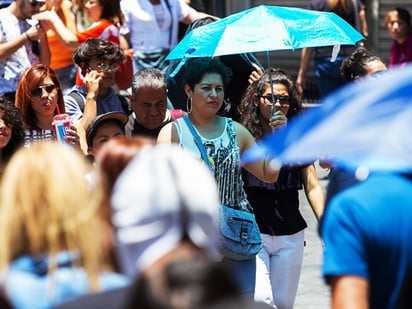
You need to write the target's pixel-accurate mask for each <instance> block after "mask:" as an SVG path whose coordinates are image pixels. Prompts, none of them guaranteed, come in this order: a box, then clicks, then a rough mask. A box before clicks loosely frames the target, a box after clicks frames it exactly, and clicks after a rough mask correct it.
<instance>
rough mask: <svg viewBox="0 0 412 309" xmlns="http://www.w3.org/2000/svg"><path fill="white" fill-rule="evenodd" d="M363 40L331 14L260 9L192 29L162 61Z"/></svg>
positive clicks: (356, 32) (282, 9) (298, 9)
mask: <svg viewBox="0 0 412 309" xmlns="http://www.w3.org/2000/svg"><path fill="white" fill-rule="evenodd" d="M363 39H364V37H363V36H362V35H361V34H360V33H359V32H358V31H356V30H355V29H354V28H353V27H352V26H351V25H350V24H348V23H347V22H346V21H345V20H343V19H342V18H340V17H339V16H338V15H336V14H334V13H330V12H319V11H311V10H305V9H300V8H292V7H290V8H288V7H279V6H268V5H260V6H257V7H254V8H251V9H248V10H245V11H242V12H240V13H237V14H233V15H230V16H227V17H225V18H222V19H220V20H218V21H216V22H213V23H211V24H208V25H205V26H202V27H199V28H197V29H194V30H193V31H191V32H190V33H189V34H188V35H186V36H185V37H184V38H183V39H182V40H181V41H180V43H179V44H178V45H177V46H176V47H175V48H174V49H173V50H172V51H171V52H170V54H169V55H168V56H167V58H166V59H169V60H170V59H180V58H188V57H214V56H221V55H231V54H239V53H247V52H263V51H271V50H294V49H299V48H304V47H320V46H334V45H354V44H356V43H357V42H358V41H360V40H363Z"/></svg>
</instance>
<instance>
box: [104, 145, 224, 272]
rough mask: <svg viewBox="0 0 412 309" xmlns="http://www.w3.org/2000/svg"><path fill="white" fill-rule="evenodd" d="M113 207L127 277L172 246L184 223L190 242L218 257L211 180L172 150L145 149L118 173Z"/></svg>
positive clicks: (197, 162)
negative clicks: (184, 222)
mask: <svg viewBox="0 0 412 309" xmlns="http://www.w3.org/2000/svg"><path fill="white" fill-rule="evenodd" d="M112 207H113V223H114V225H115V228H116V235H117V246H118V247H117V253H118V257H119V262H120V266H121V268H122V270H123V272H124V273H126V274H127V275H129V276H130V277H135V276H136V275H137V274H139V273H140V272H141V271H142V270H144V269H146V268H147V267H149V266H150V265H151V264H152V263H154V262H155V261H156V260H157V259H158V258H160V257H161V256H163V255H164V254H166V253H167V252H169V251H171V250H172V249H174V248H175V247H176V245H177V244H178V243H179V242H180V241H181V239H182V236H183V233H184V231H183V225H184V224H183V222H182V221H184V220H185V221H187V222H186V226H187V231H186V233H187V235H188V237H189V238H190V240H191V241H192V242H193V243H194V244H195V245H197V246H198V247H200V248H203V249H205V251H206V252H207V253H208V254H209V255H210V257H211V258H218V257H219V253H218V252H219V228H218V224H219V197H218V191H217V185H216V181H215V179H214V177H213V176H212V174H211V172H210V170H209V169H208V168H207V167H206V166H205V165H204V164H203V163H201V162H200V160H199V159H198V158H195V157H194V156H193V155H192V153H190V152H188V151H187V150H184V149H182V148H180V147H179V146H177V145H166V144H163V145H154V146H145V147H144V148H143V149H142V150H141V152H140V153H139V154H138V155H137V157H136V158H134V159H133V160H132V161H131V162H130V163H129V164H128V166H127V167H126V169H125V170H124V171H123V172H122V173H121V174H120V176H119V178H118V180H117V182H116V184H115V186H114V189H113V194H112ZM182 213H184V214H185V216H182ZM183 217H186V218H187V219H182V218H183Z"/></svg>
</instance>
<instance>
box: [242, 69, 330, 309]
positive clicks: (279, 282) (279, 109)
mask: <svg viewBox="0 0 412 309" xmlns="http://www.w3.org/2000/svg"><path fill="white" fill-rule="evenodd" d="M258 75H260V74H258ZM301 110H302V103H301V98H300V96H299V94H298V92H297V88H296V87H295V84H294V82H293V80H292V78H291V77H290V76H289V75H288V74H286V73H285V72H284V71H282V70H279V69H268V70H266V71H265V72H263V74H262V75H261V76H260V77H259V78H258V79H255V81H254V82H253V83H252V84H251V85H250V86H249V87H248V89H247V90H246V92H245V93H244V95H243V98H242V101H241V103H240V106H239V112H240V119H241V123H242V124H243V125H244V126H245V127H246V128H247V129H248V130H249V131H250V132H251V133H252V135H253V136H254V137H255V138H256V139H257V140H259V139H261V138H262V137H263V136H264V135H266V134H270V133H272V134H276V131H278V130H282V128H284V127H285V126H286V125H287V120H289V119H291V118H293V117H294V116H296V115H297V114H298V113H300V111H301ZM280 115H283V116H286V119H284V120H283V122H282V121H280V120H281V118H280ZM276 119H278V121H276ZM242 177H243V181H244V188H245V191H246V193H247V197H248V200H249V202H250V204H251V205H252V207H253V211H254V214H255V217H256V221H257V224H258V226H259V231H260V234H261V237H262V249H261V250H260V252H259V253H258V256H257V258H256V286H255V291H256V292H255V299H256V300H258V301H264V302H267V303H269V304H271V305H276V306H277V307H278V308H293V307H294V306H293V304H294V301H295V297H296V291H297V288H298V284H299V277H300V272H301V268H302V262H303V249H304V229H305V228H306V226H307V225H306V222H305V220H304V218H303V217H302V215H301V213H300V210H299V190H301V189H303V188H304V189H305V193H306V197H307V199H308V201H309V203H310V205H311V207H312V209H313V211H314V213H315V214H316V216H317V217H318V218H319V217H320V216H321V214H322V212H323V203H324V195H323V190H322V187H321V186H320V184H319V181H318V178H317V175H316V170H315V167H314V165H313V164H309V165H305V166H284V167H282V169H281V170H280V173H279V177H278V180H277V181H276V182H274V183H265V182H262V181H260V180H259V179H257V178H256V177H255V176H254V175H252V174H250V173H249V172H247V171H246V170H243V171H242ZM275 295H276V298H275Z"/></svg>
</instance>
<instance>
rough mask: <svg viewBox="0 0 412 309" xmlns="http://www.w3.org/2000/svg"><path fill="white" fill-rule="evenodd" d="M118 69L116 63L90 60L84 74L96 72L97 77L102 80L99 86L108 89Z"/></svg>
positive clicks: (95, 59)
mask: <svg viewBox="0 0 412 309" xmlns="http://www.w3.org/2000/svg"><path fill="white" fill-rule="evenodd" d="M118 67H119V65H118V64H117V63H110V62H108V61H105V60H100V59H97V58H92V59H91V60H90V62H89V65H88V67H87V68H86V72H90V71H95V72H97V73H98V76H100V77H101V78H102V79H101V81H100V83H99V85H100V86H101V87H104V88H109V87H110V86H111V85H112V84H113V83H114V76H115V72H116V69H117V68H118Z"/></svg>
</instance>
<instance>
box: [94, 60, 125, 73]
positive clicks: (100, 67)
mask: <svg viewBox="0 0 412 309" xmlns="http://www.w3.org/2000/svg"><path fill="white" fill-rule="evenodd" d="M118 67H119V65H118V64H117V63H112V64H108V63H106V62H100V63H98V64H96V66H95V68H93V67H92V66H89V69H90V70H96V71H98V72H109V71H111V72H114V71H116V70H117V68H118Z"/></svg>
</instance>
